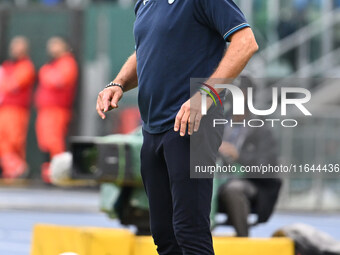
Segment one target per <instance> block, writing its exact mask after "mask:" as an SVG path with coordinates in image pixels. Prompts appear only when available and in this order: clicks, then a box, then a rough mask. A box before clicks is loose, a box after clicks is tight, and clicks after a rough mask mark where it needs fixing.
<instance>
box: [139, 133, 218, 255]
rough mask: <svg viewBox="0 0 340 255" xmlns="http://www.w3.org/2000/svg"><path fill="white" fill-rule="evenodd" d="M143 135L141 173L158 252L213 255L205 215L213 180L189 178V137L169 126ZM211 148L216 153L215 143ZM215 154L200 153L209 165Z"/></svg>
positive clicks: (206, 216)
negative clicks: (158, 132) (182, 135)
mask: <svg viewBox="0 0 340 255" xmlns="http://www.w3.org/2000/svg"><path fill="white" fill-rule="evenodd" d="M143 135H144V143H143V146H142V150H141V174H142V178H143V182H144V187H145V190H146V193H147V196H148V199H149V207H150V227H151V233H152V236H153V239H154V242H155V244H156V245H157V251H158V253H159V254H160V255H179V254H181V255H213V254H214V251H213V246H212V237H211V232H210V218H209V215H210V209H211V197H212V185H213V180H212V179H190V137H189V136H188V135H186V136H185V137H181V136H180V135H179V133H178V132H174V131H173V130H172V129H171V130H169V131H167V132H165V133H162V134H149V133H148V132H146V131H145V130H144V131H143ZM199 140H201V139H199ZM210 144H211V143H210ZM214 147H216V148H215V149H214V150H216V153H217V149H218V147H219V144H215V146H214ZM216 153H215V154H214V153H212V155H208V154H206V153H205V154H204V155H208V157H209V159H208V162H209V163H210V164H214V162H215V158H214V156H216ZM205 162H207V161H205Z"/></svg>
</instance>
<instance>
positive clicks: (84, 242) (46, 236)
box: [30, 224, 294, 255]
mask: <svg viewBox="0 0 340 255" xmlns="http://www.w3.org/2000/svg"><path fill="white" fill-rule="evenodd" d="M214 248H215V253H216V255H225V254H228V255H249V254H261V255H273V254H275V255H294V243H293V241H292V240H290V239H288V238H263V239H262V238H235V237H214ZM67 253H68V254H76V255H99V254H105V255H157V252H156V247H155V245H154V243H153V240H152V238H151V237H149V236H138V237H137V236H135V235H134V234H133V233H131V232H130V231H128V230H124V229H109V228H95V227H68V226H56V225H43V224H38V225H36V226H35V227H34V231H33V242H32V249H31V254H30V255H62V254H67Z"/></svg>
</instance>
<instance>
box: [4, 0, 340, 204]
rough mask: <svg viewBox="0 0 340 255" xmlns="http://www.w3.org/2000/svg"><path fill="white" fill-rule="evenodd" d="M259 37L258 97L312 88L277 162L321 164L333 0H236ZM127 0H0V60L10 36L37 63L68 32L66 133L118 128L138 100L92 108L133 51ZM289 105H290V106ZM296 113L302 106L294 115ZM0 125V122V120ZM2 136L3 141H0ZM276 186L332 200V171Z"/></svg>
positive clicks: (329, 111)
mask: <svg viewBox="0 0 340 255" xmlns="http://www.w3.org/2000/svg"><path fill="white" fill-rule="evenodd" d="M235 2H237V4H238V5H239V6H240V8H241V9H242V10H243V12H244V13H245V15H246V17H247V19H248V21H249V23H250V24H251V26H252V28H253V30H254V33H255V35H256V38H257V41H258V43H259V46H260V50H259V52H258V53H257V54H256V56H255V57H254V58H253V59H252V61H251V62H250V63H249V65H248V67H247V69H248V70H249V71H250V72H251V73H252V74H253V75H254V76H255V78H259V80H258V81H257V84H258V87H259V88H260V89H259V90H258V93H257V94H258V95H257V98H258V101H259V102H260V103H259V105H262V106H267V105H270V103H271V92H270V89H268V88H270V87H271V86H274V85H275V86H293V87H305V88H308V89H309V90H311V92H312V95H313V100H314V101H313V102H314V104H315V105H317V106H320V107H314V108H315V111H313V117H311V118H301V119H299V126H298V127H297V128H295V129H279V128H278V129H275V130H274V131H275V135H276V137H277V139H278V141H279V144H280V162H281V163H283V164H288V163H296V164H301V163H308V164H313V163H317V164H326V163H338V162H339V158H340V136H339V135H338V130H339V128H340V114H339V112H340V111H339V109H340V107H339V104H340V87H339V84H338V80H337V78H339V74H340V1H339V0H238V1H235ZM134 3H135V1H133V0H117V1H114V0H92V1H91V0H0V45H1V47H0V61H1V62H3V61H4V60H6V59H7V58H8V46H9V43H10V41H11V39H12V38H13V37H15V36H17V35H22V36H25V37H26V38H28V40H29V41H30V56H31V59H32V61H33V63H34V65H35V68H36V70H39V68H41V66H42V65H43V64H44V63H46V62H48V61H49V57H48V55H47V54H46V43H47V41H48V39H49V38H51V37H53V36H61V37H63V38H67V41H68V42H69V44H70V47H71V52H72V53H73V54H74V56H75V58H76V60H77V63H78V66H79V78H78V88H77V95H76V99H75V102H74V108H73V118H72V121H71V125H70V130H69V136H75V135H76V136H101V135H107V134H110V133H117V132H119V130H120V129H121V128H122V127H121V126H120V123H121V122H120V121H118V119H119V116H120V113H121V110H123V109H126V108H131V107H136V103H137V100H136V95H137V91H136V90H135V91H131V92H129V93H127V94H126V95H124V100H123V101H122V103H121V104H120V109H121V110H120V111H116V112H114V113H111V114H110V115H109V119H108V120H107V121H101V120H100V119H99V117H98V116H97V114H96V111H95V102H96V98H97V94H98V92H99V91H100V90H102V88H103V87H104V86H105V85H106V84H107V83H108V82H109V81H110V80H111V79H112V78H113V77H114V75H115V74H116V73H117V72H118V71H119V69H120V67H121V66H122V64H123V63H124V62H125V60H126V59H127V57H128V56H129V55H130V54H131V53H132V52H133V51H134V39H133V33H132V28H133V22H134V19H135V16H134V12H133V6H134ZM292 114H293V115H294V113H292ZM36 115H37V114H36V109H35V108H34V107H33V106H32V109H31V115H30V124H29V129H28V136H27V150H26V154H27V156H26V157H27V162H28V164H29V166H30V174H29V178H31V179H40V171H41V164H42V162H43V160H44V158H43V155H42V153H41V152H40V151H39V149H38V145H37V138H36V132H35V119H36ZM293 117H294V118H300V117H301V116H293ZM1 125H4V123H1ZM0 142H1V141H0ZM302 177H303V178H301V179H291V180H289V179H288V180H287V181H286V182H285V183H284V185H283V188H282V195H281V200H280V201H281V203H280V206H281V207H282V208H283V209H290V208H293V209H310V210H320V209H323V208H324V209H327V210H340V203H339V202H340V201H339V196H338V194H339V193H340V185H339V181H338V180H337V179H334V178H333V179H331V180H329V179H327V177H322V176H318V177H311V176H310V175H306V176H302Z"/></svg>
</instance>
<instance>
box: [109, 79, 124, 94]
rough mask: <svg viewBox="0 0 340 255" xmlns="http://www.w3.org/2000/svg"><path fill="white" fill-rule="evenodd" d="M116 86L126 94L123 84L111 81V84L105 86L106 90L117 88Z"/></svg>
mask: <svg viewBox="0 0 340 255" xmlns="http://www.w3.org/2000/svg"><path fill="white" fill-rule="evenodd" d="M115 86H117V87H120V88H121V89H122V91H123V92H124V87H123V86H122V85H121V84H119V83H115V82H113V81H111V82H110V83H109V84H107V85H106V86H105V88H109V87H115Z"/></svg>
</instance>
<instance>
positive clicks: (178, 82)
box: [134, 0, 249, 134]
mask: <svg viewBox="0 0 340 255" xmlns="http://www.w3.org/2000/svg"><path fill="white" fill-rule="evenodd" d="M168 1H169V0H138V2H137V4H136V7H135V13H136V21H135V25H134V35H135V41H136V53H137V74H138V87H139V95H138V103H139V107H140V111H141V115H142V119H143V127H144V129H145V130H146V131H148V132H149V133H152V134H155V133H162V132H164V131H167V130H169V129H170V128H172V127H173V125H174V120H175V117H176V114H177V112H178V111H179V109H180V107H181V105H182V104H183V103H184V102H186V101H187V100H188V99H189V97H190V78H206V77H209V76H210V75H211V74H212V73H213V71H214V69H215V68H216V67H217V65H218V63H219V62H220V60H221V58H222V56H223V54H224V51H225V48H226V41H225V40H228V39H229V37H230V35H232V34H233V33H234V32H236V31H237V30H239V29H242V28H244V27H247V26H249V25H248V24H247V22H246V20H245V17H244V15H243V14H242V12H241V11H240V10H239V8H238V7H237V6H236V5H235V3H234V2H233V1H232V0H175V1H174V3H172V4H169V3H168Z"/></svg>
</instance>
